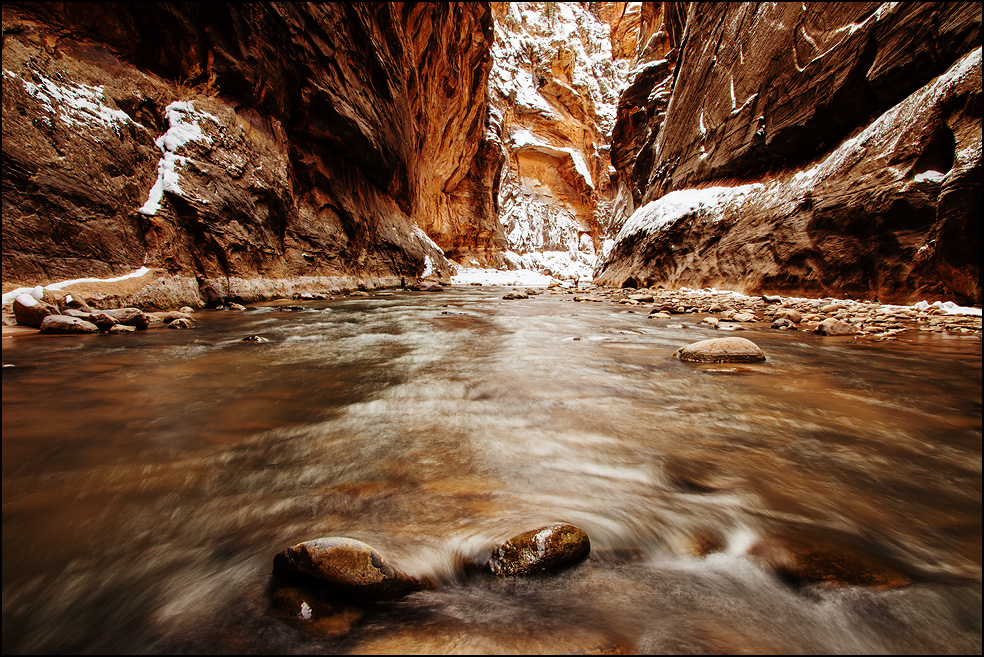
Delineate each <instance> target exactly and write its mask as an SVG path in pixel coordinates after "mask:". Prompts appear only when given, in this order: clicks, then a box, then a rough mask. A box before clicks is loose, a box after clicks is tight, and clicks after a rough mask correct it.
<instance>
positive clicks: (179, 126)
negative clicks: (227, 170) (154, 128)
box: [137, 101, 219, 216]
mask: <svg viewBox="0 0 984 657" xmlns="http://www.w3.org/2000/svg"><path fill="white" fill-rule="evenodd" d="M164 114H165V116H166V117H167V121H168V124H169V125H170V128H168V130H167V132H165V133H164V134H163V135H161V136H160V137H158V138H157V139H156V140H155V141H154V143H155V144H157V147H158V148H159V149H161V154H162V155H161V159H160V161H159V162H158V163H157V181H156V182H155V183H154V186H153V187H151V188H150V193H149V194H148V195H147V202H146V203H144V204H143V207H141V208H140V209H139V210H137V212H139V213H141V214H145V215H148V216H150V215H154V214H157V211H158V210H160V207H161V199H162V198H163V196H164V192H171V193H173V194H178V195H181V196H183V195H184V193H183V192H182V191H181V187H180V186H179V185H178V178H179V176H178V169H177V167H178V165H184V164H186V163H187V162H188V158H187V157H184V156H183V155H178V154H177V150H178V149H179V148H181V147H182V146H184V145H185V144H187V143H190V142H193V141H201V142H206V143H211V142H212V140H211V138H210V137H208V136H207V135H206V134H205V133H204V132H202V128H201V125H200V122H201V121H202V120H203V119H209V120H211V121H212V122H214V123H215V124H218V123H219V119H218V118H217V117H215V116H214V115H212V114H209V113H208V112H200V111H198V110H196V109H195V105H194V103H193V102H191V101H187V102H183V101H176V102H173V103H171V104H170V105H168V106H167V109H165V110H164Z"/></svg>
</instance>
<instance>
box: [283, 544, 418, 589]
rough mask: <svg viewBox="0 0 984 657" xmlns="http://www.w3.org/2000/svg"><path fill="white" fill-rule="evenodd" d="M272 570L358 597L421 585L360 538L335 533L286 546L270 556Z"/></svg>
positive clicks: (415, 587) (416, 587)
mask: <svg viewBox="0 0 984 657" xmlns="http://www.w3.org/2000/svg"><path fill="white" fill-rule="evenodd" d="M273 571H274V572H275V573H278V574H281V575H293V576H297V577H301V578H303V579H307V580H311V581H312V582H313V583H316V584H319V585H321V586H324V587H325V588H328V589H330V590H332V591H334V592H336V593H341V594H343V595H346V596H351V597H354V598H359V599H362V600H395V599H396V598H402V597H403V596H405V595H409V594H410V593H413V592H415V591H420V590H421V589H423V588H424V585H423V584H422V583H421V582H420V580H418V579H416V578H414V577H411V576H410V575H407V574H406V573H404V572H403V571H401V570H399V569H398V568H395V567H394V566H392V565H391V564H390V563H389V562H388V561H386V559H384V558H383V556H382V555H381V554H379V552H377V551H376V550H374V549H373V548H372V547H370V546H368V545H366V544H365V543H363V542H362V541H356V540H354V539H351V538H342V537H335V536H331V537H326V538H316V539H314V540H312V541H306V542H304V543H298V544H297V545H295V546H294V547H290V548H287V549H286V550H284V551H283V552H281V553H280V554H278V555H277V556H276V557H274V559H273Z"/></svg>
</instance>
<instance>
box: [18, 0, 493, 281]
mask: <svg viewBox="0 0 984 657" xmlns="http://www.w3.org/2000/svg"><path fill="white" fill-rule="evenodd" d="M3 32H4V41H3V49H4V50H3V52H4V54H3V61H4V71H3V116H4V120H3V236H4V239H3V281H4V286H5V288H4V289H8V288H9V287H16V286H18V285H19V284H24V283H29V284H34V283H36V282H50V281H52V280H61V279H74V278H81V277H84V276H94V277H101V278H105V277H109V276H114V275H119V274H123V273H128V272H131V271H133V270H135V269H137V268H138V267H140V266H141V265H142V264H146V265H148V266H150V267H156V268H160V269H163V270H166V272H167V273H168V274H170V275H180V276H184V277H190V278H197V279H198V281H199V283H200V284H202V285H203V286H205V285H206V284H207V285H210V286H211V287H213V288H215V289H217V290H218V291H219V293H220V294H221V295H224V296H235V293H234V292H233V291H232V289H231V288H232V287H233V285H232V281H234V280H247V281H248V280H255V279H260V278H262V279H265V280H279V281H284V283H283V284H282V286H285V287H287V288H290V287H291V285H292V281H295V280H297V279H300V278H303V277H314V278H317V277H322V278H324V277H329V278H330V277H356V278H372V277H376V278H385V277H387V276H388V277H391V278H392V277H395V279H393V280H395V281H398V280H399V277H400V276H411V277H416V276H420V275H422V274H424V273H430V272H435V273H450V263H448V261H447V260H446V259H445V258H444V256H443V253H442V250H443V249H444V248H445V247H446V246H448V245H454V244H455V243H456V242H455V240H459V241H460V239H459V238H458V237H456V236H458V235H472V236H474V237H471V238H468V239H471V240H472V241H473V242H476V243H477V242H481V240H482V238H481V237H480V236H481V235H489V234H491V232H492V228H490V222H491V221H492V219H491V215H492V214H493V213H492V211H491V210H490V208H492V207H493V205H494V203H493V200H492V199H493V198H494V194H493V190H492V188H491V185H490V184H488V183H487V182H486V180H487V176H486V172H487V170H488V169H489V168H490V167H491V168H494V166H492V165H494V159H495V158H494V157H493V158H492V160H493V162H492V164H490V163H489V162H488V161H487V160H488V159H489V156H488V153H487V151H488V146H487V144H486V145H484V146H483V144H484V141H483V140H484V138H485V134H486V116H487V111H486V108H487V98H486V94H487V91H486V88H487V77H488V71H489V67H490V57H489V50H490V43H491V39H492V17H491V10H490V8H489V7H488V5H483V4H473V3H452V4H447V3H443V4H441V3H439V4H434V5H427V4H404V3H329V4H323V5H294V4H273V3H271V4H262V5H250V4H246V5H242V4H237V3H229V4H222V3H210V4H194V3H192V4H180V3H178V4H168V3H158V4H153V5H140V6H138V5H130V4H125V3H118V4H117V3H100V4H95V5H82V4H75V3H4V6H3ZM483 149H484V150H483ZM452 218H453V220H452ZM425 231H427V232H430V233H431V234H432V235H433V236H434V238H435V239H436V240H437V241H438V242H441V243H442V246H437V245H435V243H434V240H432V239H431V238H430V237H428V235H427V232H425ZM203 296H204V295H203Z"/></svg>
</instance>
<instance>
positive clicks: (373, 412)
mask: <svg viewBox="0 0 984 657" xmlns="http://www.w3.org/2000/svg"><path fill="white" fill-rule="evenodd" d="M501 294H502V291H501V290H499V291H496V290H491V289H487V288H483V289H476V288H471V287H469V288H464V289H459V290H456V291H454V292H448V293H441V294H427V293H421V294H410V293H407V294H397V295H393V296H387V297H380V298H360V299H358V300H346V301H333V302H308V303H305V304H303V306H304V310H301V311H289V312H284V311H278V310H275V309H274V308H273V307H272V306H271V307H268V308H262V309H254V310H251V311H248V312H246V313H223V312H208V313H205V314H204V315H203V320H202V322H201V325H200V327H199V328H198V329H196V330H195V331H193V332H184V331H157V332H151V333H146V334H141V335H136V336H112V337H110V336H91V337H85V336H83V337H76V336H72V337H70V338H56V339H51V338H42V337H41V336H27V337H19V338H17V342H16V344H14V345H6V344H5V346H4V363H11V364H13V365H15V367H13V368H4V371H3V472H4V476H3V523H4V524H3V555H4V556H3V591H4V594H3V645H4V651H5V652H102V651H105V652H110V653H115V652H251V653H255V652H261V653H262V652H312V651H322V652H323V651H328V652H366V653H372V652H386V653H395V652H401V653H402V652H455V651H458V652H495V653H500V652H551V653H553V652H585V651H600V652H614V651H621V652H748V651H753V650H754V651H756V652H778V651H784V652H807V651H809V652H923V651H926V652H980V637H981V631H980V609H981V587H980V581H981V575H980V572H981V570H980V565H981V538H980V537H981V349H980V342H979V341H978V340H976V339H974V338H947V337H945V336H939V335H935V334H934V335H933V336H931V337H929V338H919V339H920V340H921V341H922V342H921V344H918V345H916V346H915V347H913V346H912V345H906V346H898V347H893V346H891V345H888V344H881V345H877V346H870V345H865V344H851V343H848V344H843V343H840V344H837V345H833V346H832V345H831V343H829V342H824V341H823V339H822V338H815V337H814V336H810V335H797V334H793V335H790V334H789V333H790V332H785V331H782V332H779V331H776V332H771V331H763V332H749V333H746V334H745V335H746V336H748V337H751V338H752V339H753V340H755V341H756V342H757V343H758V344H759V345H760V346H762V348H763V349H764V350H765V352H766V354H767V355H768V357H769V360H768V361H767V362H766V363H765V364H761V365H755V366H742V367H741V368H738V371H734V372H732V371H728V370H729V369H732V368H721V367H709V366H694V365H692V364H688V363H681V362H679V361H677V360H675V359H673V358H671V354H672V353H673V351H674V350H675V349H676V348H678V347H679V346H681V345H683V344H686V343H688V342H691V341H695V340H697V339H702V338H704V337H711V336H712V335H713V331H711V330H709V329H669V328H665V322H663V323H662V324H661V323H659V322H654V321H653V320H647V319H646V317H645V315H643V314H634V313H627V312H619V311H617V310H613V309H612V308H611V307H606V306H602V305H600V304H574V303H572V302H571V301H570V300H569V299H570V298H569V297H558V298H549V297H547V296H546V295H544V296H540V297H536V298H533V299H530V300H524V301H502V300H501V299H500V297H501ZM254 334H257V335H262V336H264V337H266V338H268V339H269V340H270V342H269V343H265V344H248V343H247V344H244V343H242V342H240V340H241V338H242V337H245V336H248V335H254ZM557 520H563V521H566V522H571V523H574V524H576V525H578V526H580V527H581V528H582V529H584V530H585V531H586V532H587V533H588V534H589V536H590V537H591V541H592V546H593V549H594V556H592V558H591V559H590V560H589V561H588V562H586V563H584V564H582V566H580V567H578V568H577V569H575V570H573V571H570V572H567V573H563V574H561V575H557V576H553V577H546V578H542V579H536V580H506V581H502V580H494V579H490V578H483V577H478V576H466V575H465V573H464V572H463V570H462V567H461V566H462V562H463V560H464V558H465V557H467V556H469V555H471V554H473V553H474V552H475V551H477V550H480V549H481V548H482V547H483V546H485V545H486V544H487V543H488V541H490V540H493V539H502V538H505V537H508V536H510V535H512V534H514V533H516V532H518V531H521V530H523V529H527V528H530V527H532V526H537V525H538V524H543V523H546V522H553V521H557ZM786 534H789V535H794V536H797V537H808V538H809V540H814V539H816V540H819V539H820V538H826V539H830V540H834V541H835V542H837V543H838V544H842V545H847V546H850V547H852V548H856V549H859V550H862V551H863V552H864V553H865V554H868V555H874V558H876V559H878V560H880V561H882V562H884V563H885V564H887V565H888V566H891V567H892V568H897V569H901V570H902V571H903V572H905V573H906V574H907V576H909V577H911V578H912V579H913V581H914V583H913V584H912V585H911V586H908V587H905V588H902V589H897V590H878V589H876V588H865V587H861V588H858V587H847V588H823V587H820V588H817V587H808V588H807V589H798V588H795V587H790V586H789V585H788V584H787V583H785V582H783V581H782V580H781V579H780V578H779V577H777V576H776V574H775V573H774V572H773V571H772V570H771V569H770V568H768V567H765V566H764V565H763V563H762V562H761V561H760V560H758V559H757V558H756V557H754V556H751V555H750V554H749V551H750V550H753V547H754V546H755V545H756V544H757V543H761V542H762V541H763V540H766V541H768V540H769V539H770V537H774V536H780V535H786ZM327 535H344V536H350V537H352V538H356V539H359V540H362V541H365V542H367V543H369V544H371V545H373V546H374V547H376V548H377V549H378V550H380V551H381V552H382V553H383V554H385V555H387V557H388V558H390V559H391V560H392V561H393V562H394V563H396V564H397V565H399V566H400V567H401V568H403V569H404V570H406V571H408V572H411V573H414V574H420V575H428V576H430V577H432V578H434V579H435V580H436V581H438V582H440V583H441V584H442V586H441V587H440V588H439V589H438V590H436V591H427V592H423V593H419V594H416V595H414V596H411V597H410V598H408V599H406V600H404V601H400V602H397V603H392V604H388V605H370V606H368V608H367V607H351V606H344V605H343V606H342V607H338V608H336V607H333V606H331V605H332V604H335V603H330V604H329V603H326V602H320V603H319V601H317V600H313V599H312V600H310V601H309V600H307V599H302V598H299V597H297V596H296V595H294V594H291V593H290V592H286V593H279V594H276V595H280V598H277V597H276V595H274V596H273V597H271V592H270V590H269V588H268V587H269V584H270V568H271V562H272V557H273V555H274V554H275V553H276V552H278V551H279V550H280V549H282V548H284V547H286V546H288V545H292V544H294V543H296V542H299V541H301V540H306V539H310V538H315V537H318V536H327ZM625 555H631V558H626V556H625ZM278 600H280V601H279V602H278ZM301 604H306V605H308V609H309V610H310V613H311V619H310V621H311V622H310V623H307V624H305V623H304V622H301V621H305V622H306V621H307V620H308V619H304V618H297V616H296V614H297V613H300V610H301V609H302V607H301V606H300V605H301ZM319 604H323V605H325V604H327V605H329V607H330V609H329V608H326V607H323V606H322V607H319V606H318V605H319ZM285 605H286V606H285ZM291 605H294V606H296V607H297V609H296V610H294V607H292V606H291ZM284 609H291V610H293V611H290V612H289V613H288V612H284ZM285 613H288V616H287V617H285V615H284V614H285ZM285 618H287V620H285ZM288 620H290V622H288ZM319 628H320V629H319Z"/></svg>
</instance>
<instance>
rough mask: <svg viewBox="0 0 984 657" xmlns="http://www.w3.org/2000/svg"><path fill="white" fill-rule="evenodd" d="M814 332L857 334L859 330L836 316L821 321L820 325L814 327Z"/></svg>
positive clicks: (822, 333)
mask: <svg viewBox="0 0 984 657" xmlns="http://www.w3.org/2000/svg"><path fill="white" fill-rule="evenodd" d="M813 332H814V333H816V334H817V335H855V334H856V333H857V332H858V330H857V329H856V328H854V326H852V325H851V324H848V323H847V322H844V321H841V320H839V319H837V318H836V317H828V318H827V319H825V320H823V321H822V322H820V325H819V326H817V327H816V328H815V329H813Z"/></svg>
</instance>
